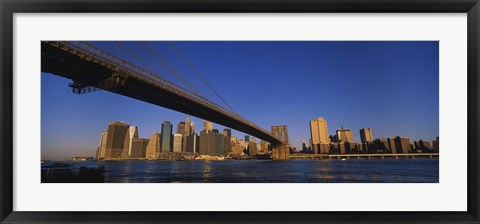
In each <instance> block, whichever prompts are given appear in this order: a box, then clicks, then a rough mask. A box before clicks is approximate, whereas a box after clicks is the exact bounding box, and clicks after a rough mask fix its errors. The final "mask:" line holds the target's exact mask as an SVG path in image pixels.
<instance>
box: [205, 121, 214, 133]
mask: <svg viewBox="0 0 480 224" xmlns="http://www.w3.org/2000/svg"><path fill="white" fill-rule="evenodd" d="M203 130H204V131H211V130H213V123H212V122H210V121H207V120H203Z"/></svg>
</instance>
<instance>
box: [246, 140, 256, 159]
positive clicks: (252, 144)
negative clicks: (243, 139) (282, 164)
mask: <svg viewBox="0 0 480 224" xmlns="http://www.w3.org/2000/svg"><path fill="white" fill-rule="evenodd" d="M248 155H249V156H255V155H257V143H255V142H253V141H252V142H248Z"/></svg>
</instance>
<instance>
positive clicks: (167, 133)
mask: <svg viewBox="0 0 480 224" xmlns="http://www.w3.org/2000/svg"><path fill="white" fill-rule="evenodd" d="M172 128H173V127H172V124H171V123H170V121H164V122H163V124H162V134H161V135H162V137H161V139H160V142H161V143H162V144H161V151H162V153H165V152H170V151H172V146H173V144H172Z"/></svg>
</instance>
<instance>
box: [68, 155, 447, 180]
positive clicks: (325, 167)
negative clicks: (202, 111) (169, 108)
mask: <svg viewBox="0 0 480 224" xmlns="http://www.w3.org/2000/svg"><path fill="white" fill-rule="evenodd" d="M71 163H77V164H85V165H103V166H104V167H105V182H111V183H178V182H181V183H288V182H291V183H322V182H325V183H343V182H348V183H377V182H383V183H403V182H413V183H416V182H419V183H420V182H421V183H438V181H439V172H438V170H439V169H438V158H436V159H396V160H392V159H373V160H363V159H350V160H344V161H342V160H334V159H332V160H289V161H268V160H225V161H134V160H132V161H101V162H71Z"/></svg>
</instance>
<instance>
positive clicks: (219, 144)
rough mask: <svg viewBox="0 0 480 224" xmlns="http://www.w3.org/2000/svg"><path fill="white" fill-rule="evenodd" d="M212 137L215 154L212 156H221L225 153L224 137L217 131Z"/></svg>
mask: <svg viewBox="0 0 480 224" xmlns="http://www.w3.org/2000/svg"><path fill="white" fill-rule="evenodd" d="M214 137H215V141H214V144H215V146H214V148H215V152H214V153H213V154H215V155H223V154H224V151H225V136H223V133H218V131H217V133H215V135H214Z"/></svg>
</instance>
